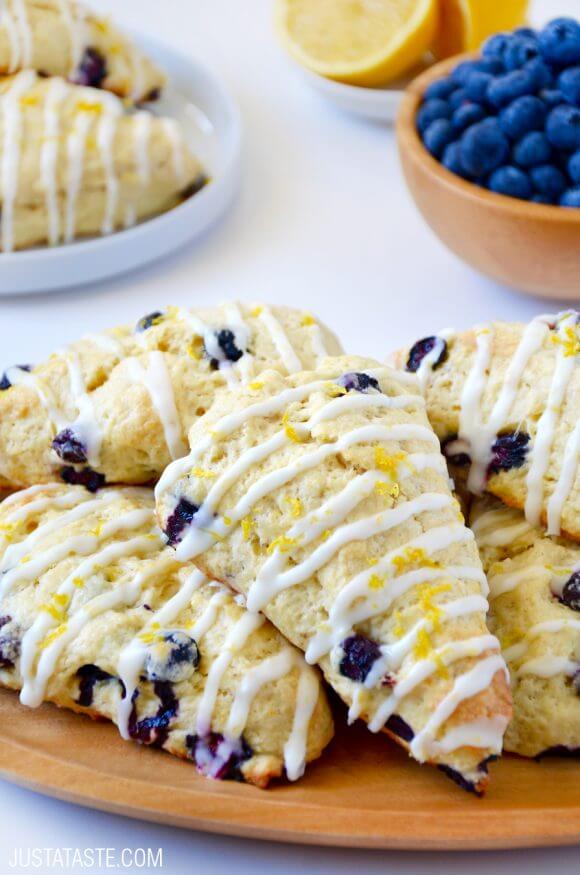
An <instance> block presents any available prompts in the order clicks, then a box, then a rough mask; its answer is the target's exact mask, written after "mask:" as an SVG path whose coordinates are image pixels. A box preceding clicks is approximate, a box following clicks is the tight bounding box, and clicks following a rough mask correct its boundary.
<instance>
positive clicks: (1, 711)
mask: <svg viewBox="0 0 580 875" xmlns="http://www.w3.org/2000/svg"><path fill="white" fill-rule="evenodd" d="M337 716H338V720H337V724H338V726H339V729H338V732H337V737H336V738H335V739H334V741H333V742H332V744H331V746H330V748H329V749H328V751H327V752H326V753H325V754H324V756H323V757H322V758H321V759H320V761H319V762H317V763H315V764H314V765H313V766H311V767H310V768H309V770H308V772H307V774H306V776H305V777H304V778H303V779H302V781H299V782H298V783H297V784H294V785H289V784H285V783H280V784H278V785H276V786H273V787H272V788H271V789H269V790H258V789H256V788H254V787H249V786H246V785H244V784H236V783H232V782H218V781H215V782H214V781H208V780H206V779H204V778H202V777H200V776H199V775H197V774H196V772H195V769H194V768H193V766H192V765H191V763H187V762H181V761H179V760H176V759H174V758H173V757H171V756H169V755H168V754H165V753H163V752H162V751H157V750H152V749H146V748H140V747H139V746H138V745H136V744H130V743H127V742H124V741H122V740H121V738H120V737H119V735H118V734H117V730H116V728H115V727H114V726H112V725H109V724H107V723H94V722H92V721H91V720H89V719H88V718H85V717H82V716H78V715H74V714H71V713H68V712H65V711H60V710H58V709H57V708H54V707H52V706H50V705H45V706H43V707H42V708H40V709H38V710H37V711H30V710H28V709H25V708H23V707H22V706H21V705H19V704H18V701H17V698H16V696H15V694H14V693H11V692H8V691H6V690H0V776H2V777H4V778H6V779H7V780H10V781H13V782H15V783H17V784H20V785H22V786H25V787H28V788H30V789H33V790H37V791H38V792H40V793H45V794H47V795H49V796H54V797H56V798H58V799H63V800H66V801H68V802H74V803H78V804H80V805H86V806H89V807H91V808H98V809H101V810H103V811H109V812H113V813H115V814H122V815H125V816H128V817H135V818H141V819H144V820H150V821H156V822H159V823H166V824H171V825H173V826H179V827H185V828H189V829H199V830H205V831H208V832H214V833H225V834H228V835H237V836H244V837H251V838H258V839H274V840H279V841H289V842H301V843H308V844H324V845H342V846H350V847H361V848H399V849H442V850H474V849H490V848H517V847H532V846H540V845H565V844H575V843H576V842H580V761H577V760H576V761H574V760H566V759H551V760H544V761H543V762H541V763H536V762H530V761H527V760H523V759H519V758H517V757H509V756H508V757H505V758H504V759H503V760H502V761H501V762H499V763H496V764H495V765H494V766H492V782H491V785H490V789H489V791H488V794H487V796H486V797H485V799H477V798H475V797H473V796H470V795H468V794H467V793H465V792H463V791H461V790H460V789H459V788H458V787H456V786H455V785H454V784H452V783H451V781H449V780H448V779H446V778H445V777H444V776H443V775H441V774H440V773H439V772H438V771H436V770H435V769H432V768H429V767H427V766H423V767H421V766H419V765H417V764H415V763H413V762H411V761H410V760H409V759H408V757H407V756H406V754H405V753H404V752H403V751H401V750H399V749H398V748H397V747H396V746H394V745H393V744H391V743H390V742H389V741H388V740H387V739H385V738H383V737H377V736H373V735H371V733H369V732H368V730H366V729H365V728H364V727H363V726H362V725H357V726H354V727H351V728H347V727H346V726H344V725H343V719H344V715H343V714H342V713H341V714H339V715H337Z"/></svg>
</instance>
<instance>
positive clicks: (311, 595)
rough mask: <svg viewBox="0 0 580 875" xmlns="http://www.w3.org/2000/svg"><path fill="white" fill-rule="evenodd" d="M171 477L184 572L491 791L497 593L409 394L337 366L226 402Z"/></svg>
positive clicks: (500, 672) (165, 488)
mask: <svg viewBox="0 0 580 875" xmlns="http://www.w3.org/2000/svg"><path fill="white" fill-rule="evenodd" d="M189 441H190V446H191V453H190V454H189V456H187V457H186V458H184V459H182V460H179V461H177V462H175V463H174V464H173V465H171V466H170V467H169V468H168V469H167V471H166V472H165V473H164V474H163V476H162V478H161V480H160V482H159V484H158V487H157V490H156V497H157V511H158V516H159V520H160V525H161V526H162V528H163V530H164V531H165V533H166V536H167V539H168V542H169V543H170V544H172V545H173V546H174V547H175V548H176V552H177V556H178V557H179V558H181V559H183V560H194V561H195V563H196V564H197V565H198V567H199V568H200V569H201V570H202V571H203V572H204V573H206V574H208V575H209V576H211V577H215V578H216V579H218V580H221V581H222V582H225V583H227V584H228V585H230V586H232V587H233V588H235V589H237V590H239V591H240V592H241V593H242V594H243V595H244V596H245V598H246V600H247V606H248V608H249V610H251V611H256V610H260V611H262V612H263V613H264V614H265V615H266V616H267V617H268V619H269V620H271V621H272V623H273V624H274V625H275V626H276V627H277V628H279V629H280V631H281V632H282V633H283V634H284V635H285V636H286V637H287V638H288V639H289V640H290V641H291V642H292V643H293V644H295V645H296V646H298V647H299V648H300V649H302V650H303V651H305V653H306V659H307V661H308V662H309V663H311V664H318V665H320V667H321V668H322V670H323V673H324V675H325V677H326V679H327V680H328V682H329V683H330V685H331V686H332V687H333V688H334V689H335V690H336V691H337V692H338V694H339V695H340V697H341V698H342V699H343V700H344V701H345V702H346V703H347V705H348V706H349V709H350V711H349V717H350V719H351V720H354V719H356V718H358V717H360V718H362V719H363V720H365V721H366V722H367V723H368V725H369V727H370V729H371V730H373V731H380V730H383V729H384V730H385V731H386V732H388V733H389V734H390V735H391V736H392V737H394V738H395V739H396V740H397V741H398V742H399V743H401V744H402V745H403V746H404V747H406V748H407V749H408V750H409V751H410V753H411V754H412V755H413V756H414V757H415V758H416V759H417V760H419V761H420V762H429V763H432V764H434V765H437V766H439V767H440V768H441V769H443V770H444V771H445V772H446V773H447V774H449V775H450V777H452V778H453V779H454V780H456V781H457V782H458V783H459V784H460V785H461V786H463V787H464V788H466V789H470V790H473V791H475V792H478V793H480V792H482V790H483V789H484V787H485V785H486V783H487V780H488V776H487V762H488V761H489V759H490V758H494V757H496V756H497V755H498V754H499V753H500V752H501V747H502V736H503V734H504V731H505V728H506V726H507V723H508V721H509V719H510V717H511V697H510V692H509V682H508V677H507V670H506V666H505V663H504V660H503V658H502V656H501V654H500V648H499V643H498V641H497V639H496V638H495V637H494V636H492V635H491V634H490V633H489V631H488V629H487V627H486V619H485V615H486V610H487V607H488V604H487V600H486V597H485V596H486V592H487V583H486V579H485V575H484V573H483V570H482V567H481V563H480V559H479V555H478V551H477V547H476V545H475V540H474V537H473V534H472V533H471V532H470V530H469V529H468V528H467V527H466V525H465V521H464V519H463V516H462V515H461V513H460V510H459V505H458V503H457V501H456V500H455V499H454V497H453V495H452V493H451V491H450V486H449V479H448V474H447V468H446V465H445V460H444V459H443V457H442V455H441V453H440V449H439V442H438V440H437V438H436V436H435V434H434V433H433V431H432V429H431V427H430V425H429V423H428V420H427V417H426V413H425V404H424V400H423V398H422V397H421V395H420V392H419V389H418V387H417V384H416V380H415V379H414V378H413V377H407V378H405V375H402V376H401V375H398V374H396V373H395V372H394V371H392V370H391V369H389V368H386V367H384V366H381V365H379V364H378V363H377V362H375V361H373V360H369V359H363V358H355V357H339V358H330V359H327V360H326V361H325V362H322V363H321V364H320V365H319V367H318V368H317V369H316V370H314V371H311V372H306V373H304V372H303V373H299V374H296V375H294V376H290V377H284V376H282V375H281V374H279V373H276V372H273V371H268V372H265V373H263V374H261V375H260V376H259V377H258V378H257V379H256V380H254V381H253V382H251V383H250V384H249V385H247V386H246V387H242V388H241V389H239V390H236V391H235V392H230V393H223V394H221V395H220V397H218V398H217V399H216V401H215V403H214V405H213V406H212V407H211V409H210V410H209V412H208V413H207V414H206V415H205V416H203V417H201V418H200V419H198V420H197V421H196V422H195V423H194V424H193V425H192V428H191V430H190V433H189Z"/></svg>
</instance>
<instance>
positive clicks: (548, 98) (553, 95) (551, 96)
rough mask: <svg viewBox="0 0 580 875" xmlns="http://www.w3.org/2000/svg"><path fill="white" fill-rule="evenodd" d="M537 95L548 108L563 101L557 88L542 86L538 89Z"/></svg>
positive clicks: (562, 96)
mask: <svg viewBox="0 0 580 875" xmlns="http://www.w3.org/2000/svg"><path fill="white" fill-rule="evenodd" d="M539 97H540V99H541V100H543V101H544V103H545V104H546V106H547V107H548V109H553V108H554V107H555V106H559V105H560V104H561V103H564V102H565V101H564V95H563V94H562V92H561V91H559V90H558V89H557V88H543V89H542V90H541V91H540V94H539Z"/></svg>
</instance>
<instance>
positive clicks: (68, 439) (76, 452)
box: [52, 428, 87, 465]
mask: <svg viewBox="0 0 580 875" xmlns="http://www.w3.org/2000/svg"><path fill="white" fill-rule="evenodd" d="M52 448H53V450H54V451H55V453H56V454H57V456H59V458H61V459H62V460H63V462H71V463H72V464H73V465H83V464H84V463H85V462H86V461H87V448H86V446H85V445H84V443H83V442H82V440H81V439H80V438H79V436H78V435H77V434H75V432H74V431H73V429H72V428H63V430H62V431H59V433H58V434H57V436H56V437H55V439H54V440H53V442H52Z"/></svg>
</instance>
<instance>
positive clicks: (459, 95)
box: [449, 88, 469, 112]
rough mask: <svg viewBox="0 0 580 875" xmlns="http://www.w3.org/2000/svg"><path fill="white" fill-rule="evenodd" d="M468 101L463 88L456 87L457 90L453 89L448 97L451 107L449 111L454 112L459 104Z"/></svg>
mask: <svg viewBox="0 0 580 875" xmlns="http://www.w3.org/2000/svg"><path fill="white" fill-rule="evenodd" d="M468 102H469V100H468V97H467V94H466V92H465V88H458V89H457V91H454V92H453V94H452V95H451V97H450V98H449V107H450V109H451V112H455V110H456V109H459V107H460V106H463V104H464V103H468Z"/></svg>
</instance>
